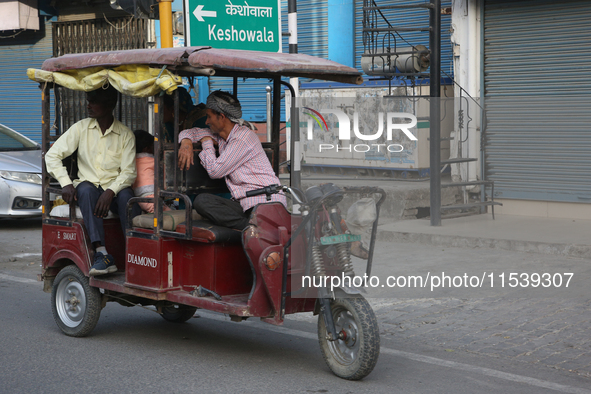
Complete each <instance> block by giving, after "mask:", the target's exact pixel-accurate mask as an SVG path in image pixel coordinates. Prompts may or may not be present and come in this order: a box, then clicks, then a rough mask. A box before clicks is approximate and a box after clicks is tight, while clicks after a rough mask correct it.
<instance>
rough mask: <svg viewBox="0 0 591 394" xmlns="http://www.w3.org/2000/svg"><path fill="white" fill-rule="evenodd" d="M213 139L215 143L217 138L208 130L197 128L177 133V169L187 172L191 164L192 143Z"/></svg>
mask: <svg viewBox="0 0 591 394" xmlns="http://www.w3.org/2000/svg"><path fill="white" fill-rule="evenodd" d="M206 137H209V138H213V139H214V140H215V141H216V142H217V141H218V139H219V137H218V136H216V135H214V134H213V133H212V132H211V131H210V130H209V129H200V128H198V127H195V128H192V129H187V130H183V131H181V132H180V133H179V142H180V144H181V146H180V148H179V158H178V159H179V168H180V169H181V170H188V169H189V168H190V167H191V166H192V165H193V164H194V160H193V143H195V142H199V141H201V140H202V139H203V138H206Z"/></svg>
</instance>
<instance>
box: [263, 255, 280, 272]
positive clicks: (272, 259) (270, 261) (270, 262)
mask: <svg viewBox="0 0 591 394" xmlns="http://www.w3.org/2000/svg"><path fill="white" fill-rule="evenodd" d="M265 265H266V266H267V269H268V270H269V271H275V270H276V269H277V267H279V266H280V265H281V256H280V255H279V253H277V252H271V253H269V254H268V255H267V257H265Z"/></svg>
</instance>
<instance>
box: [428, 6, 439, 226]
mask: <svg viewBox="0 0 591 394" xmlns="http://www.w3.org/2000/svg"><path fill="white" fill-rule="evenodd" d="M429 19H430V22H431V23H430V25H431V34H429V41H430V42H429V46H430V47H431V59H430V60H431V65H430V67H431V69H430V76H429V78H430V79H431V81H430V82H431V83H430V89H429V90H430V96H431V97H430V111H429V113H430V115H429V118H430V119H429V123H430V124H429V127H430V131H429V140H430V144H429V153H430V154H429V157H430V167H431V171H430V172H431V176H430V182H431V184H430V200H431V201H430V205H431V209H430V215H431V226H441V124H440V122H441V74H440V70H441V0H431V9H430V10H429Z"/></svg>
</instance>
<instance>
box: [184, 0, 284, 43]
mask: <svg viewBox="0 0 591 394" xmlns="http://www.w3.org/2000/svg"><path fill="white" fill-rule="evenodd" d="M185 12H186V14H185V21H186V24H187V26H186V31H187V39H188V41H187V43H188V45H189V46H201V45H204V46H211V47H214V48H225V49H247V50H251V51H265V52H281V6H280V0H185Z"/></svg>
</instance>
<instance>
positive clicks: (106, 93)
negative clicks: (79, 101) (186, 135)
mask: <svg viewBox="0 0 591 394" xmlns="http://www.w3.org/2000/svg"><path fill="white" fill-rule="evenodd" d="M86 98H87V101H88V106H87V108H88V116H89V117H88V118H86V119H83V120H81V121H79V122H77V123H76V124H74V125H73V126H72V127H70V128H69V129H68V131H66V132H65V133H64V134H63V135H62V136H60V138H59V139H58V140H57V141H56V142H55V143H54V144H53V146H52V147H51V149H49V151H47V153H46V154H45V165H46V167H47V171H48V172H49V174H50V175H51V176H53V177H54V178H55V179H57V181H58V182H59V183H60V185H61V187H62V198H63V199H64V201H66V202H67V203H68V204H73V203H74V202H75V201H77V202H78V206H79V207H80V210H81V211H82V217H83V219H84V225H85V227H86V230H87V232H88V235H89V237H90V241H91V242H92V246H93V247H94V249H95V254H94V263H93V265H92V267H91V269H90V273H89V274H90V275H92V276H94V275H103V274H107V273H112V272H115V271H117V267H116V265H115V260H114V259H113V256H111V255H110V254H109V253H108V252H107V250H106V247H105V231H104V228H103V218H104V217H106V216H107V214H108V213H109V210H111V211H113V212H116V213H118V214H119V218H120V220H121V227H122V228H123V233H124V234H125V216H126V206H127V202H128V201H129V199H130V198H131V197H133V190H132V189H131V187H130V186H131V185H132V184H133V182H134V181H135V178H136V169H135V137H134V135H133V133H132V132H131V130H129V128H127V127H126V126H125V125H123V124H122V123H121V122H119V121H118V120H116V119H115V118H114V117H113V110H114V109H115V106H116V104H117V91H116V90H115V89H114V88H113V87H109V88H107V89H97V90H94V91H92V92H88V93H87V95H86ZM76 150H78V179H74V180H73V181H72V180H71V179H70V177H69V175H68V172H67V170H66V167H65V166H64V165H63V163H62V160H63V159H64V158H66V157H68V156H70V155H72V153H74V152H75V151H76ZM139 213H140V211H139V207H138V206H137V204H134V207H133V213H132V215H133V216H135V215H138V214H139Z"/></svg>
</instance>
